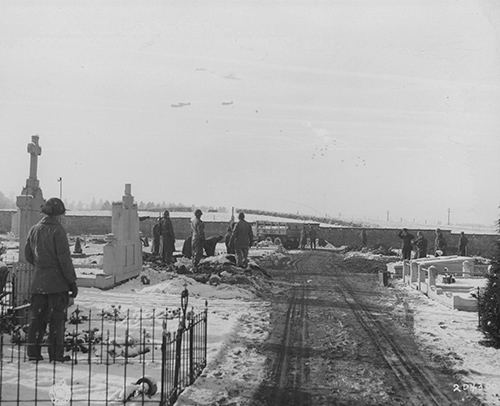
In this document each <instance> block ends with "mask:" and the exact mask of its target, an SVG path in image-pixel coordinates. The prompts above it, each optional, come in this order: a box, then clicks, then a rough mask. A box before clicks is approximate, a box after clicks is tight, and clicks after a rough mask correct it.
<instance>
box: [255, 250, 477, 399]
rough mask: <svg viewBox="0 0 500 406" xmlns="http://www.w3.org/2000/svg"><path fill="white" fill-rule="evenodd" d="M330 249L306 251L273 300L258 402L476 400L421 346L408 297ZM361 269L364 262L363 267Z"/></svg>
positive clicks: (278, 275) (281, 277)
mask: <svg viewBox="0 0 500 406" xmlns="http://www.w3.org/2000/svg"><path fill="white" fill-rule="evenodd" d="M359 268H360V266H359V265H358V266H356V264H352V263H349V262H348V261H344V260H343V258H342V257H341V256H338V255H335V254H333V253H329V252H325V251H315V252H309V253H304V254H302V255H301V256H300V257H298V259H297V261H296V262H295V266H294V269H293V270H287V271H274V274H273V277H274V278H275V280H278V281H280V282H281V283H282V284H283V288H284V289H283V291H282V294H281V295H278V297H276V296H275V297H274V298H273V312H272V324H271V325H272V331H271V333H270V337H269V339H268V340H267V342H266V343H265V345H264V347H263V348H262V349H261V351H262V352H264V354H265V355H266V356H267V364H266V368H267V373H266V376H267V378H266V379H265V380H264V382H263V383H262V385H261V386H260V387H259V389H258V390H257V391H256V393H255V396H254V399H253V400H252V402H251V404H253V405H256V406H264V405H269V406H271V405H272V406H280V405H282V406H285V405H286V406H292V405H300V406H306V405H314V406H322V405H426V406H427V405H439V406H441V405H455V404H457V405H479V404H480V402H479V401H477V400H476V399H474V398H473V397H472V396H471V395H465V396H467V397H465V398H464V393H463V392H462V393H456V392H454V391H453V387H454V386H453V385H454V384H456V383H458V382H457V381H456V379H454V377H453V376H452V374H451V372H450V371H449V370H447V369H446V367H444V366H443V365H439V364H436V363H433V362H432V361H431V359H430V357H429V356H428V355H427V354H424V353H422V352H421V351H419V349H418V348H417V345H416V343H415V341H414V337H413V334H412V324H413V319H412V315H411V312H410V311H409V310H408V307H407V306H406V304H405V300H404V297H403V295H402V294H401V293H398V292H397V291H396V290H395V289H390V288H383V287H379V286H378V275H377V274H373V273H372V274H366V273H362V272H363V271H366V269H359ZM361 268H363V267H361Z"/></svg>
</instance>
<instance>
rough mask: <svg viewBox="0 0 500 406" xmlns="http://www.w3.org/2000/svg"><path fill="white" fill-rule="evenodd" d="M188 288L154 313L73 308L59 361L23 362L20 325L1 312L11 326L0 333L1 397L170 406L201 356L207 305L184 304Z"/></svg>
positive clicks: (202, 361) (21, 401) (20, 401)
mask: <svg viewBox="0 0 500 406" xmlns="http://www.w3.org/2000/svg"><path fill="white" fill-rule="evenodd" d="M188 295H189V294H188V291H187V289H184V291H183V292H182V295H181V308H179V309H173V310H170V309H168V308H167V309H165V310H162V311H159V312H157V311H156V310H154V309H153V310H152V311H149V312H148V311H144V310H143V309H132V310H130V309H129V310H126V311H125V310H122V309H121V308H119V307H117V306H113V307H112V308H111V310H110V309H108V310H102V311H100V312H92V311H91V310H88V311H84V310H81V309H80V308H77V309H76V310H75V311H73V312H72V313H71V314H70V317H69V320H68V323H67V329H66V336H65V350H66V354H69V359H68V361H67V362H64V363H61V362H58V363H55V362H54V363H50V362H48V361H43V360H42V361H36V362H35V361H29V359H28V357H27V352H26V349H27V343H26V328H25V327H26V326H22V325H21V324H18V323H16V320H15V318H14V320H13V321H12V322H9V323H7V321H8V318H9V317H13V314H12V313H11V314H4V315H3V316H1V317H0V322H1V323H2V325H4V326H6V325H7V324H9V325H12V328H11V329H10V330H11V331H9V332H8V333H5V332H4V333H2V334H0V404H1V405H4V404H5V405H51V404H54V405H58V404H59V405H88V406H90V405H112V404H116V402H118V403H119V404H123V402H135V403H133V404H135V405H138V404H140V405H146V404H156V405H158V404H160V405H161V406H170V405H173V403H174V402H175V400H176V399H177V397H178V396H179V394H180V393H181V392H182V390H183V389H184V388H186V387H187V386H189V385H191V384H192V383H193V382H194V380H195V379H196V377H197V376H199V374H200V373H201V371H202V370H203V368H204V367H205V366H206V359H207V315H208V312H207V309H208V305H207V302H205V309H204V310H203V311H201V312H199V313H197V314H195V312H194V309H192V308H191V310H190V311H188V310H187V305H188V297H189V296H188ZM176 321H178V326H177V330H175V326H173V325H171V324H172V323H175V322H176ZM171 327H173V329H171ZM42 346H46V345H45V344H43V345H42Z"/></svg>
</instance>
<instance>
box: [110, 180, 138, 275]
mask: <svg viewBox="0 0 500 406" xmlns="http://www.w3.org/2000/svg"><path fill="white" fill-rule="evenodd" d="M103 270H104V273H105V274H107V275H113V276H114V278H115V283H118V282H121V281H123V280H127V279H130V278H133V277H135V276H138V275H139V273H140V272H141V270H142V245H141V240H140V235H139V215H138V213H137V204H135V203H134V197H133V196H132V188H131V185H130V184H126V185H125V193H124V196H123V197H122V201H121V202H117V203H113V205H112V213H111V235H110V236H109V237H108V243H107V244H106V245H105V246H104V258H103Z"/></svg>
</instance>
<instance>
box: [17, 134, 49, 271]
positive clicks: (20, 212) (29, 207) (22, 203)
mask: <svg viewBox="0 0 500 406" xmlns="http://www.w3.org/2000/svg"><path fill="white" fill-rule="evenodd" d="M38 141H39V137H38V135H33V136H32V137H31V142H30V143H29V144H28V153H29V154H30V173H29V177H28V179H26V186H25V187H24V188H23V190H22V192H21V195H20V196H17V199H16V205H17V213H16V215H15V219H14V220H13V231H14V234H15V235H16V236H18V237H19V262H21V263H26V258H25V257H24V246H25V244H26V238H27V236H28V232H29V230H30V228H31V227H32V226H33V225H35V224H36V223H37V222H38V221H39V220H40V218H41V217H42V213H41V210H40V208H41V206H42V205H43V204H44V203H45V200H44V198H43V193H42V189H40V181H39V180H38V179H37V169H38V157H39V156H40V155H41V154H42V148H41V147H40V144H39V143H38Z"/></svg>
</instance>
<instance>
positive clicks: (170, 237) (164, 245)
mask: <svg viewBox="0 0 500 406" xmlns="http://www.w3.org/2000/svg"><path fill="white" fill-rule="evenodd" d="M160 236H161V260H162V261H163V262H165V263H166V264H171V263H172V254H173V253H174V251H175V234H174V227H173V226H172V220H170V213H169V212H168V210H165V211H164V212H163V218H162V219H161V220H160Z"/></svg>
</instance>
